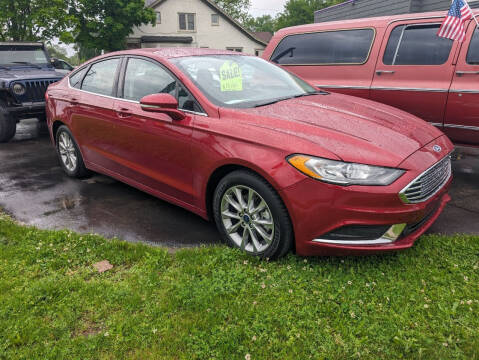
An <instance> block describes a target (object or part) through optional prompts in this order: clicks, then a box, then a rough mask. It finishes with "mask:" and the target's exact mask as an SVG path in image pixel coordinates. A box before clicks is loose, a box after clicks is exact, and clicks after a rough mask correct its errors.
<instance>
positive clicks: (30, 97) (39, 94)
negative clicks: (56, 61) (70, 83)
mask: <svg viewBox="0 0 479 360" xmlns="http://www.w3.org/2000/svg"><path fill="white" fill-rule="evenodd" d="M57 81H58V80H55V79H48V80H23V81H16V82H14V83H12V85H11V87H12V88H13V86H14V85H15V84H21V85H23V86H24V87H25V93H24V94H23V95H17V94H13V96H14V97H15V100H17V101H18V102H20V103H25V102H41V101H45V92H46V91H47V88H48V85H50V84H53V83H54V82H57Z"/></svg>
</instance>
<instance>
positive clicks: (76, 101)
mask: <svg viewBox="0 0 479 360" xmlns="http://www.w3.org/2000/svg"><path fill="white" fill-rule="evenodd" d="M69 101H70V103H72V104H73V105H78V99H77V98H76V97H72V98H70V100H69Z"/></svg>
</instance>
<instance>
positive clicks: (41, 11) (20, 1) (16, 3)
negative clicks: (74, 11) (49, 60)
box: [0, 0, 71, 41]
mask: <svg viewBox="0 0 479 360" xmlns="http://www.w3.org/2000/svg"><path fill="white" fill-rule="evenodd" d="M67 7H68V5H67V3H66V1H64V0H1V1H0V40H2V41H7V40H13V41H38V40H51V39H53V38H54V37H58V38H61V39H71V38H69V35H68V32H67V28H68V25H69V23H70V20H71V17H70V16H69V15H68V12H67Z"/></svg>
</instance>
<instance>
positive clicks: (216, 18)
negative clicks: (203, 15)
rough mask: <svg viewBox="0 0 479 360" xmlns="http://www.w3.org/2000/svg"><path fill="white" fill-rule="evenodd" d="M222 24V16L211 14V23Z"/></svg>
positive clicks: (213, 24)
mask: <svg viewBox="0 0 479 360" xmlns="http://www.w3.org/2000/svg"><path fill="white" fill-rule="evenodd" d="M219 24H220V16H219V15H218V14H211V25H212V26H218V25H219Z"/></svg>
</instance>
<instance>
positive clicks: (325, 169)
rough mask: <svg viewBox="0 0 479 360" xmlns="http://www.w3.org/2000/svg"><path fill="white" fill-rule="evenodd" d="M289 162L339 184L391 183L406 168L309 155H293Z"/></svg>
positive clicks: (324, 179)
mask: <svg viewBox="0 0 479 360" xmlns="http://www.w3.org/2000/svg"><path fill="white" fill-rule="evenodd" d="M287 160H288V162H289V163H290V164H291V165H292V166H294V167H295V168H296V169H298V170H299V171H301V172H302V173H303V174H306V175H308V176H310V177H312V178H314V179H317V180H320V181H324V182H327V183H331V184H337V185H344V186H346V185H380V186H385V185H390V184H392V183H393V182H394V181H396V180H397V179H398V178H399V177H400V176H401V175H402V174H404V172H405V171H404V170H401V169H393V168H387V167H381V166H372V165H364V164H356V163H347V162H343V161H336V160H329V159H323V158H317V157H313V156H308V155H291V156H290V157H288V158H287Z"/></svg>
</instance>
